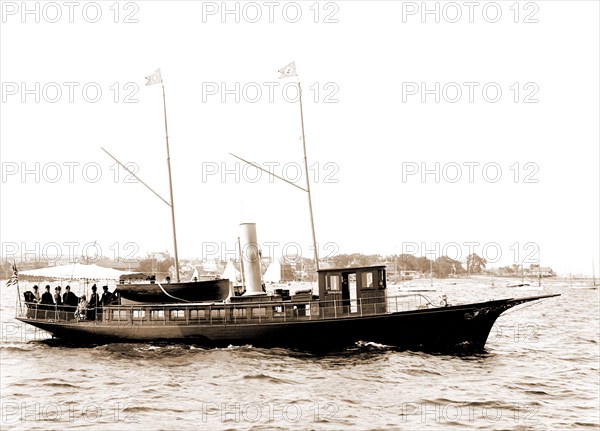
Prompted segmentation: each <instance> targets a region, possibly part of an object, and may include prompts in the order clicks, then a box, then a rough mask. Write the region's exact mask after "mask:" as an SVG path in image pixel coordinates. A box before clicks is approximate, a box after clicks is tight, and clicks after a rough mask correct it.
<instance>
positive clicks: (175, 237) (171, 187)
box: [159, 69, 179, 283]
mask: <svg viewBox="0 0 600 431" xmlns="http://www.w3.org/2000/svg"><path fill="white" fill-rule="evenodd" d="M159 70H160V69H159ZM160 82H161V86H162V95H163V111H164V115H165V141H166V143H167V167H168V170H169V194H170V197H171V204H170V207H171V223H172V225H173V248H174V249H175V280H176V281H177V283H179V255H178V254H177V231H176V230H175V202H174V200H173V180H172V177H171V154H170V152H169V131H168V128H167V100H166V97H165V84H164V82H163V81H162V78H161V80H160Z"/></svg>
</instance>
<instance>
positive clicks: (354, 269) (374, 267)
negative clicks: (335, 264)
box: [319, 265, 385, 273]
mask: <svg viewBox="0 0 600 431" xmlns="http://www.w3.org/2000/svg"><path fill="white" fill-rule="evenodd" d="M371 269H385V265H369V266H351V267H348V268H327V269H319V273H321V272H324V273H326V272H340V271H344V272H352V271H368V270H371Z"/></svg>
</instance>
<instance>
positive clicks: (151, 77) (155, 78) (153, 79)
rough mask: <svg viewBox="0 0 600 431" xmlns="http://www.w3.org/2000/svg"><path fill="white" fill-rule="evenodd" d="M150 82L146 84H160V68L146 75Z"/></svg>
mask: <svg viewBox="0 0 600 431" xmlns="http://www.w3.org/2000/svg"><path fill="white" fill-rule="evenodd" d="M146 79H147V80H148V82H146V85H154V84H160V83H161V82H162V76H161V75H160V69H156V70H155V71H154V73H153V74H152V75H149V76H146Z"/></svg>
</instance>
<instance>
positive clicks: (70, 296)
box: [63, 285, 79, 307]
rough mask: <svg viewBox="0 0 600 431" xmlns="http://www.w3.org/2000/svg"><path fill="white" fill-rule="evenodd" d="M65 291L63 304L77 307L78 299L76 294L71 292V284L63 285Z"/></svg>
mask: <svg viewBox="0 0 600 431" xmlns="http://www.w3.org/2000/svg"><path fill="white" fill-rule="evenodd" d="M65 291H66V292H65V294H64V295H63V304H64V305H68V306H69V307H77V303H78V302H79V299H78V298H77V295H75V294H74V293H73V292H71V286H69V285H67V287H65Z"/></svg>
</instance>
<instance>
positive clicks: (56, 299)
mask: <svg viewBox="0 0 600 431" xmlns="http://www.w3.org/2000/svg"><path fill="white" fill-rule="evenodd" d="M54 292H56V293H55V294H54V302H55V303H56V305H62V304H63V301H62V296H61V294H60V286H56V287H55V288H54Z"/></svg>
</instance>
